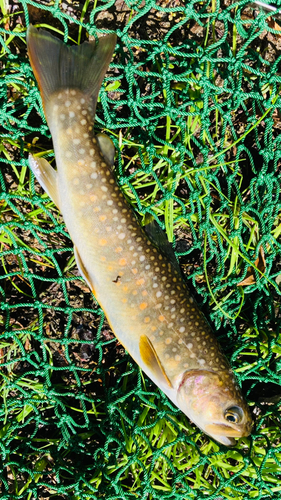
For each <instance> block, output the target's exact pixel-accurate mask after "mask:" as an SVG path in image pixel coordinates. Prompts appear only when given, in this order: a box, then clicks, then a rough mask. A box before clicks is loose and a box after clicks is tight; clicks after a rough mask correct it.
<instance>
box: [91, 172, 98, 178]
mask: <svg viewBox="0 0 281 500" xmlns="http://www.w3.org/2000/svg"><path fill="white" fill-rule="evenodd" d="M97 176H98V174H97V173H96V172H94V173H93V174H91V175H90V177H91V179H96V178H97Z"/></svg>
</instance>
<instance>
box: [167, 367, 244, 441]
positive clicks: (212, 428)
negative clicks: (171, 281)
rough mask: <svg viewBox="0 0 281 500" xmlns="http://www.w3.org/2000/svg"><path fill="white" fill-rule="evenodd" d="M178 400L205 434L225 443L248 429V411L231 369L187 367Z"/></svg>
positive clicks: (242, 434) (179, 404) (182, 408)
mask: <svg viewBox="0 0 281 500" xmlns="http://www.w3.org/2000/svg"><path fill="white" fill-rule="evenodd" d="M177 403H178V406H179V408H180V409H181V410H182V411H183V413H185V414H186V415H187V416H188V417H189V418H190V420H192V422H194V423H195V424H196V425H197V426H198V427H199V428H200V429H202V431H204V432H205V434H208V435H209V436H211V437H212V438H213V439H215V440H216V441H218V442H219V443H222V444H224V445H225V446H233V445H235V444H236V442H235V439H234V438H240V437H244V436H249V434H250V433H251V428H252V418H251V414H250V411H249V408H248V405H247V403H246V402H245V401H244V399H243V397H242V395H241V393H240V390H239V387H238V386H237V383H236V381H235V379H234V376H233V373H232V372H231V371H226V372H213V371H208V370H190V371H186V372H185V373H184V375H183V377H182V381H181V383H180V385H179V388H178V391H177Z"/></svg>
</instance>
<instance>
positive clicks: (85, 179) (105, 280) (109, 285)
mask: <svg viewBox="0 0 281 500" xmlns="http://www.w3.org/2000/svg"><path fill="white" fill-rule="evenodd" d="M86 43H87V42H86ZM27 44H28V52H29V57H30V60H31V64H32V67H33V69H34V73H35V76H36V78H37V80H38V83H39V87H40V91H41V95H42V98H43V105H44V110H45V114H46V118H47V121H48V125H49V127H50V130H51V134H52V138H53V144H54V151H55V157H56V164H57V171H55V170H54V169H53V168H52V167H51V166H50V165H49V164H48V163H47V162H46V160H42V159H40V160H39V159H38V158H35V157H30V166H31V168H32V170H33V172H34V174H35V175H36V176H37V178H38V180H39V182H40V183H41V185H42V186H43V188H44V189H45V190H46V191H47V192H48V193H49V195H50V196H51V198H52V199H53V200H54V202H55V203H56V204H57V206H58V207H59V209H60V211H61V212H62V214H63V217H64V220H65V224H66V226H67V228H68V231H69V233H70V236H71V238H72V241H73V243H74V247H75V257H76V261H77V264H78V267H79V270H80V272H81V274H82V275H83V276H84V278H85V280H86V281H87V283H88V285H89V287H90V289H91V290H92V292H93V293H94V295H95V297H96V298H97V300H98V302H99V303H100V305H101V306H102V308H103V310H104V312H105V314H106V316H107V319H108V321H109V323H110V325H111V327H112V330H113V331H114V333H115V335H116V337H117V338H118V339H119V340H120V342H121V343H122V344H123V345H124V347H125V348H126V349H127V351H128V352H129V353H130V354H131V356H132V357H133V358H134V360H135V361H136V362H137V363H138V364H139V366H140V367H141V368H142V369H143V370H144V371H145V372H146V373H147V375H148V376H149V377H150V378H151V379H152V380H153V381H154V382H155V383H156V384H157V385H158V386H159V387H160V388H161V389H162V390H163V392H165V393H166V394H167V396H168V397H169V398H170V399H171V400H172V401H173V402H174V403H175V404H176V405H177V406H178V407H180V408H181V409H182V411H183V412H184V413H185V414H186V415H188V416H189V417H190V418H191V420H192V421H193V422H195V423H196V424H197V425H198V427H200V428H201V429H202V430H204V432H206V433H207V434H209V435H211V436H212V437H213V438H214V439H216V440H217V441H219V442H221V443H223V444H225V445H233V444H234V440H233V437H242V436H247V435H249V433H250V430H251V416H250V413H249V409H248V406H247V404H246V403H245V401H244V399H243V396H242V395H241V392H240V389H239V388H238V386H237V383H236V380H235V378H234V375H233V373H232V371H231V369H230V366H229V364H228V361H227V360H226V358H225V357H224V355H223V354H222V353H221V351H220V348H219V345H218V343H217V341H216V339H215V337H214V335H213V333H212V331H211V329H210V327H209V325H208V323H207V322H206V319H205V318H204V316H203V315H202V313H201V312H200V310H199V308H198V306H197V305H196V303H195V302H194V300H193V298H192V297H191V296H190V293H189V291H188V289H187V287H186V285H185V282H184V281H183V279H182V276H181V275H180V273H179V272H178V271H177V269H175V267H174V266H173V265H172V264H171V262H170V261H169V259H168V258H167V257H166V256H165V255H162V254H161V253H160V252H159V250H158V249H157V248H156V247H155V246H154V245H153V244H152V243H151V241H150V240H149V239H148V237H147V236H146V234H145V232H144V231H143V229H142V228H141V227H140V226H139V225H138V223H137V221H136V219H135V217H134V215H133V212H132V211H131V209H130V207H129V206H128V205H127V202H126V200H125V198H124V197H123V195H122V193H121V191H120V189H119V187H118V186H117V184H116V180H115V177H114V175H113V172H112V166H111V164H112V163H113V156H114V150H113V145H112V143H111V142H110V139H108V138H107V137H106V136H95V135H94V132H93V125H94V115H95V106H96V101H97V96H98V92H99V88H100V85H101V81H102V79H103V77H104V74H105V72H106V70H107V67H108V64H109V62H110V59H111V57H112V53H113V50H114V47H115V37H114V36H113V35H109V36H108V37H104V38H101V39H100V41H99V44H98V48H97V47H96V46H95V44H94V43H91V44H90V43H88V44H87V45H85V44H82V45H81V46H80V47H79V48H77V47H75V48H71V47H67V46H66V45H64V44H63V43H62V42H60V41H59V40H58V39H57V38H55V37H53V36H52V35H50V34H49V33H48V32H46V31H45V30H40V31H37V30H36V29H35V28H33V27H31V28H29V31H28V37H27ZM83 46H84V47H83ZM79 50H80V52H79ZM50 53H52V57H51V61H50V60H49V59H50V56H49V55H48V54H50ZM80 56H81V57H80ZM64 59H66V60H67V61H66V63H65V68H66V69H62V68H60V67H57V66H59V64H62V63H61V61H62V60H64ZM81 60H82V62H81ZM73 61H74V62H75V63H76V65H77V66H78V67H77V68H76V69H75V64H74V62H73ZM91 62H94V63H95V64H93V67H97V68H98V69H97V71H98V77H95V76H93V77H92V80H93V81H92V80H91V75H89V74H88V72H89V71H90V70H89V71H88V66H89V67H91ZM81 64H82V67H81ZM51 67H54V68H55V69H54V73H55V77H54V78H52V77H51V76H50V75H48V71H49V69H50V68H51ZM81 71H84V75H85V81H86V84H85V85H84V80H83V81H81V78H80V76H79V75H80V73H81ZM91 71H92V69H91ZM91 82H92V86H91V85H90V84H91Z"/></svg>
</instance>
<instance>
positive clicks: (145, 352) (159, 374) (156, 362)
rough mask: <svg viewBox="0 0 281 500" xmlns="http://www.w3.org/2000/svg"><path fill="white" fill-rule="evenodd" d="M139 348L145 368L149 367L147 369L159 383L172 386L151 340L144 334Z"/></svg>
mask: <svg viewBox="0 0 281 500" xmlns="http://www.w3.org/2000/svg"><path fill="white" fill-rule="evenodd" d="M139 348H140V355H141V359H142V360H143V362H144V363H145V365H146V366H147V368H149V370H150V371H151V372H152V373H153V375H154V376H155V377H156V378H157V380H158V381H159V382H160V383H162V384H164V385H166V386H167V385H168V386H169V387H171V388H172V387H173V386H172V384H171V381H170V379H169V377H168V375H167V374H166V372H165V370H164V368H163V366H162V364H161V361H160V359H159V358H158V356H157V353H156V351H155V349H154V347H153V345H152V343H151V341H150V340H149V338H148V337H147V336H146V335H141V338H140V343H139Z"/></svg>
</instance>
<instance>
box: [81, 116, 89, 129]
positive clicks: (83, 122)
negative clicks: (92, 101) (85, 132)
mask: <svg viewBox="0 0 281 500" xmlns="http://www.w3.org/2000/svg"><path fill="white" fill-rule="evenodd" d="M80 123H81V125H86V123H87V122H86V120H85V118H83V120H81V121H80ZM89 130H90V127H89Z"/></svg>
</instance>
